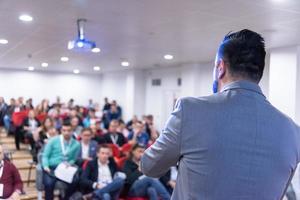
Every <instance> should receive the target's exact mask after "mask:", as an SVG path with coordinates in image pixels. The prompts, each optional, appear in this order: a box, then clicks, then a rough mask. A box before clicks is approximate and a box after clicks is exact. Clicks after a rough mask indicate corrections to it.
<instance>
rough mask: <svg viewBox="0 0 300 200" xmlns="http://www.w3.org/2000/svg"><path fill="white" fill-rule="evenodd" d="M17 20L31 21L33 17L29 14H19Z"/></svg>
mask: <svg viewBox="0 0 300 200" xmlns="http://www.w3.org/2000/svg"><path fill="white" fill-rule="evenodd" d="M19 20H21V21H23V22H31V21H32V20H33V18H32V17H31V16H30V15H20V16H19Z"/></svg>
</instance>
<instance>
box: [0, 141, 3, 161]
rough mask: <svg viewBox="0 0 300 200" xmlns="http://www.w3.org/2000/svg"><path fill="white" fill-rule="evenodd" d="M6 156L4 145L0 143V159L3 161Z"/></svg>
mask: <svg viewBox="0 0 300 200" xmlns="http://www.w3.org/2000/svg"><path fill="white" fill-rule="evenodd" d="M3 158H4V152H3V147H2V145H0V161H2V160H3Z"/></svg>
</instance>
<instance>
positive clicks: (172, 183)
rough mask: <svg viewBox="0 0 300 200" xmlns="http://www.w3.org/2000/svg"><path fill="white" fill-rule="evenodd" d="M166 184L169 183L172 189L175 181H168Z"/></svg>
mask: <svg viewBox="0 0 300 200" xmlns="http://www.w3.org/2000/svg"><path fill="white" fill-rule="evenodd" d="M168 184H169V186H171V188H172V189H174V188H175V186H176V182H175V181H169V182H168Z"/></svg>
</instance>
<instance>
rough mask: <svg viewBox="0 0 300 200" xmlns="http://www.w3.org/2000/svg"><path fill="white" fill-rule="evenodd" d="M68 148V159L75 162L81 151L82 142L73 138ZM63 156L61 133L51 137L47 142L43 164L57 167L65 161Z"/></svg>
mask: <svg viewBox="0 0 300 200" xmlns="http://www.w3.org/2000/svg"><path fill="white" fill-rule="evenodd" d="M67 149H68V150H67V161H68V162H69V163H70V164H74V163H75V161H76V159H77V156H78V154H79V152H80V144H79V142H77V141H76V140H75V139H73V138H72V139H71V140H70V143H69V145H68V148H67ZM63 157H64V156H63V151H62V148H61V142H60V135H58V136H55V137H54V138H51V139H50V140H49V141H48V143H47V144H46V146H45V149H44V152H43V157H42V165H43V167H44V168H45V167H57V166H58V165H59V164H60V163H61V162H62V161H63Z"/></svg>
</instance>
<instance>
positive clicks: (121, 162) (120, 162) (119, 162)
mask: <svg viewBox="0 0 300 200" xmlns="http://www.w3.org/2000/svg"><path fill="white" fill-rule="evenodd" d="M114 160H115V162H116V164H117V167H118V168H119V169H123V166H124V164H125V161H126V160H127V157H121V158H118V157H114Z"/></svg>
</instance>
